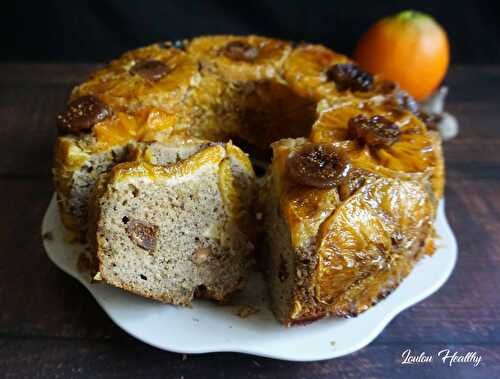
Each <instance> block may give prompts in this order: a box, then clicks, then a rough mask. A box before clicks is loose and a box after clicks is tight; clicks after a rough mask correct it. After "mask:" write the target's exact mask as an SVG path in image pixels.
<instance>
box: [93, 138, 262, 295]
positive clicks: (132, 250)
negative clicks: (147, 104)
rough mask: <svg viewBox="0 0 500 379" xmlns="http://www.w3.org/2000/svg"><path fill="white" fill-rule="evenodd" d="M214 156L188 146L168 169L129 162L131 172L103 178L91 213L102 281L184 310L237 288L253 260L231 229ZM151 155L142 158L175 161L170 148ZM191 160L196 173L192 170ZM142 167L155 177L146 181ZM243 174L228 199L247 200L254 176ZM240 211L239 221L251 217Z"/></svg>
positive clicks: (242, 237)
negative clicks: (193, 302) (239, 197)
mask: <svg viewBox="0 0 500 379" xmlns="http://www.w3.org/2000/svg"><path fill="white" fill-rule="evenodd" d="M214 149H218V150H217V151H218V153H219V154H220V152H221V151H222V152H224V149H223V148H222V147H221V146H215V147H208V148H201V150H200V151H199V152H195V153H194V154H193V155H189V154H190V153H193V151H196V148H194V147H190V148H186V149H182V153H181V155H184V157H185V158H184V159H182V158H180V160H179V161H178V162H177V163H173V164H171V165H170V166H166V165H163V166H155V165H151V164H149V163H146V162H140V163H139V162H134V163H132V164H133V168H131V165H130V164H127V163H124V164H122V165H117V166H115V167H114V168H113V170H112V173H111V174H109V175H105V176H103V178H102V179H101V181H100V182H99V184H98V186H97V190H96V191H97V192H99V193H96V194H95V197H94V198H95V200H94V201H95V204H94V205H93V208H91V213H92V216H91V217H92V218H93V219H94V220H95V221H94V225H95V230H92V233H91V236H90V237H91V239H93V243H94V246H95V248H96V251H97V260H98V270H99V271H98V272H99V274H98V277H99V278H100V279H101V280H104V281H105V282H107V283H109V284H111V285H114V286H117V287H120V288H123V289H126V290H128V291H131V292H134V293H137V294H140V295H142V296H146V297H150V298H153V299H156V300H159V301H163V302H167V303H172V304H181V305H189V304H190V303H191V300H192V299H193V298H194V297H208V298H211V299H215V300H219V301H223V300H224V299H225V298H226V296H227V295H229V294H231V293H232V292H234V291H235V290H237V289H239V288H240V287H241V285H242V284H243V282H244V279H245V278H246V276H247V273H248V269H249V267H250V265H251V263H252V261H253V257H252V255H253V243H252V241H251V239H249V238H248V235H249V233H247V231H245V233H244V232H243V231H242V230H241V227H240V226H239V225H241V224H238V222H235V215H234V214H233V213H232V210H230V209H228V204H227V202H226V201H225V199H224V196H225V193H224V190H221V180H223V179H222V178H221V174H220V171H221V167H220V166H221V165H223V166H224V165H225V164H226V163H225V162H229V160H230V159H229V158H222V156H220V157H218V159H213V158H214V157H212V156H211V154H215V153H216V152H217V151H215V152H214ZM151 150H153V151H154V152H153V153H152V152H151ZM151 150H148V152H147V154H148V155H154V156H155V157H156V160H157V161H162V162H165V159H167V160H170V159H171V158H173V157H172V156H171V155H170V153H171V151H169V149H168V147H167V149H165V150H166V151H163V153H164V154H163V155H161V154H158V150H162V149H161V148H159V147H158V145H157V146H155V147H153V148H152V149H151ZM177 150H178V151H179V149H177ZM178 156H179V154H177V157H178ZM215 158H217V157H216V156H215ZM190 159H191V160H192V161H193V162H196V164H197V165H198V164H199V166H197V167H195V168H190V167H189V163H191V160H190ZM203 160H205V161H203ZM174 162H175V161H174ZM200 162H201V163H200ZM165 167H168V169H165ZM186 167H188V168H189V172H187V171H186ZM145 168H146V169H153V170H156V171H155V172H158V173H159V174H158V175H155V176H151V175H147V174H146V175H145V174H144V173H143V170H144V169H145ZM223 169H224V168H222V170H223ZM184 171H186V172H184ZM131 172H133V173H132V174H131ZM179 172H182V173H179ZM230 175H232V171H231V172H230ZM244 175H246V177H245V178H243V174H242V173H241V172H240V173H239V175H235V176H234V177H233V178H232V179H234V182H233V184H234V187H233V188H232V189H233V190H234V191H235V193H234V194H233V195H239V194H240V191H241V194H243V193H244V192H245V195H251V194H249V191H252V187H250V188H249V183H252V180H253V177H252V176H251V173H245V174H244ZM242 211H243V212H245V214H239V215H237V216H239V217H240V218H245V217H248V216H249V213H248V211H249V210H248V209H242ZM240 221H241V220H240Z"/></svg>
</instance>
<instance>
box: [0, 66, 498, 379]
mask: <svg viewBox="0 0 500 379" xmlns="http://www.w3.org/2000/svg"><path fill="white" fill-rule="evenodd" d="M95 67H96V65H91V64H18V63H15V64H1V65H0V121H1V127H0V131H1V138H0V211H1V216H0V230H1V233H0V246H2V248H1V254H0V305H1V311H0V377H12V378H20V377H29V378H31V377H78V378H88V377H92V378H100V377H113V378H114V377H120V378H125V377H139V376H144V377H148V378H186V379H188V378H194V377H210V378H236V377H237V378H257V377H258V378H331V377H339V376H347V377H358V376H362V377H384V378H391V377H401V376H403V375H405V376H408V377H415V378H417V377H418V378H424V377H429V378H434V377H444V376H447V377H455V378H459V377H463V378H480V377H481V378H493V377H499V376H500V247H499V246H500V217H499V215H500V66H486V67H454V68H453V69H452V70H451V72H450V74H449V76H448V79H447V83H448V84H449V86H450V87H451V95H450V98H449V103H448V109H449V110H450V111H451V112H452V113H454V114H455V115H456V116H457V117H458V119H459V121H460V123H461V133H460V136H459V137H458V138H457V139H455V140H453V141H451V142H448V143H446V145H445V153H446V160H447V171H448V172H447V187H446V212H447V215H448V219H449V221H450V223H451V226H452V228H453V230H454V231H455V234H456V236H457V239H458V244H459V260H458V265H457V267H456V269H455V271H454V273H453V275H452V276H451V278H450V280H449V281H448V282H447V283H446V284H445V286H444V287H443V288H442V289H441V290H440V291H439V292H438V293H436V294H434V295H433V296H431V297H430V298H429V299H427V300H425V301H423V302H421V303H420V304H418V305H416V306H414V307H412V308H410V309H408V310H406V311H405V312H403V313H402V314H401V315H399V316H397V317H396V319H395V320H393V321H392V322H391V323H390V325H389V326H388V327H387V328H386V329H385V331H384V332H383V333H382V334H381V335H380V336H379V337H378V338H377V339H376V340H375V341H373V342H372V343H371V344H370V345H369V346H368V347H366V348H364V349H362V350H361V351H359V352H357V353H355V354H352V355H350V356H347V357H343V358H339V359H335V360H330V361H324V362H315V363H291V362H283V361H277V360H272V359H264V358H258V357H252V356H246V355H242V354H228V353H224V354H205V355H190V356H182V355H180V354H174V353H168V352H164V351H160V350H157V349H155V348H153V347H150V346H147V345H145V344H143V343H141V342H139V341H136V340H135V339H133V338H132V337H129V336H128V335H126V334H125V333H124V332H122V331H121V330H120V329H118V327H116V326H115V325H114V324H113V323H112V322H111V321H110V320H109V318H108V317H107V316H106V315H105V314H104V312H103V311H102V310H101V309H100V308H99V306H98V305H97V304H96V302H95V301H94V300H93V299H92V297H91V296H90V294H89V293H88V292H87V291H86V290H85V289H84V288H83V286H81V285H80V284H78V283H77V282H76V281H75V280H74V279H72V278H70V277H69V276H67V275H66V274H64V273H62V272H61V271H60V270H59V269H58V268H56V267H55V266H54V265H53V264H52V263H51V262H49V260H48V259H47V257H46V255H45V252H44V250H43V247H42V241H41V237H40V223H41V219H42V216H43V214H44V212H45V209H46V207H47V204H48V202H49V199H50V197H51V194H52V191H53V188H52V182H51V171H50V170H51V154H52V146H53V142H54V137H55V129H54V122H53V121H54V115H55V113H56V112H58V111H59V110H61V109H62V108H63V106H64V103H65V101H66V98H67V96H68V93H69V90H70V88H71V87H72V86H73V85H74V84H75V83H77V82H78V81H80V80H82V79H83V78H84V77H85V76H86V74H88V72H89V71H91V70H92V69H94V68H95ZM165 327H166V328H168V327H169V325H165ZM445 348H448V349H451V350H452V351H455V350H456V351H458V352H459V353H465V352H468V351H475V352H477V354H480V355H481V356H482V358H483V360H482V362H481V364H480V365H479V366H478V367H476V368H474V367H472V366H471V365H466V364H455V365H454V366H452V367H448V366H447V365H444V364H443V363H441V361H437V360H436V361H434V362H433V363H432V364H421V365H414V366H409V365H401V363H400V362H401V354H402V352H403V351H404V350H405V349H412V350H413V351H414V352H415V353H420V352H423V351H425V352H426V353H427V354H436V353H437V352H438V351H439V350H442V349H445Z"/></svg>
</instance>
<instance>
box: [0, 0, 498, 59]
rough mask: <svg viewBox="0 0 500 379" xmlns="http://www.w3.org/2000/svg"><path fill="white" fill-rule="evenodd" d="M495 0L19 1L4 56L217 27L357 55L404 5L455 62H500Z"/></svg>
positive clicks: (82, 49)
mask: <svg viewBox="0 0 500 379" xmlns="http://www.w3.org/2000/svg"><path fill="white" fill-rule="evenodd" d="M498 8H499V7H498V6H496V5H495V2H493V1H492V2H488V1H460V0H457V1H387V0H384V1H376V0H373V1H364V0H342V1H336V0H330V1H311V0H309V1H308V0H300V1H292V0H290V1H284V0H275V1H273V0H257V1H250V0H245V1H236V0H233V1H227V0H213V1H199V0H197V1H188V0H184V1H179V0H175V1H139V0H135V1H118V0H103V1H33V2H29V1H16V2H11V3H9V4H4V5H3V9H2V11H1V14H2V20H1V25H0V28H1V36H2V40H3V43H2V48H1V49H0V51H2V60H3V61H17V60H33V61H84V62H94V61H106V60H109V59H110V58H113V57H115V56H117V55H119V54H120V53H122V52H123V51H125V50H128V49H131V48H134V47H138V46H142V45H145V44H149V43H152V42H156V41H160V40H167V39H174V40H175V39H182V38H189V37H192V36H196V35H200V34H212V33H235V34H248V33H256V34H263V35H266V36H274V37H279V38H285V39H290V40H296V41H300V40H305V41H311V42H319V43H323V44H325V45H327V46H330V47H332V48H333V49H335V50H338V51H339V52H343V53H347V54H350V53H351V52H352V49H353V47H354V45H355V43H356V41H357V40H358V38H359V37H360V36H361V34H362V33H363V31H364V30H366V29H367V28H368V27H369V26H370V25H371V24H372V23H373V22H375V21H376V20H378V19H379V18H381V17H383V16H385V15H389V14H393V13H396V12H399V11H402V10H405V9H416V10H420V11H424V12H427V13H429V14H431V15H432V16H434V17H435V18H436V19H437V20H438V21H439V22H440V23H441V24H442V25H443V26H444V28H445V29H446V30H447V32H448V34H449V38H450V41H451V47H452V62H453V63H500V41H499V40H500V11H498V10H497V9H498Z"/></svg>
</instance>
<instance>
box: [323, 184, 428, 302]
mask: <svg viewBox="0 0 500 379" xmlns="http://www.w3.org/2000/svg"><path fill="white" fill-rule="evenodd" d="M433 216H434V203H433V202H432V201H431V200H430V198H429V196H427V194H426V191H425V190H424V188H423V185H422V183H420V182H418V181H414V180H399V179H390V178H379V179H377V180H375V181H373V182H371V183H369V184H367V185H366V186H364V187H362V188H361V189H360V190H359V191H358V192H356V193H355V194H354V195H353V196H352V197H350V198H349V199H348V200H347V201H345V202H344V203H343V204H342V205H340V206H339V207H338V208H337V209H336V210H335V212H334V213H333V214H332V215H331V216H330V217H329V218H328V219H327V220H326V221H325V222H324V223H323V224H322V225H321V227H320V231H319V236H318V241H319V242H318V245H317V246H318V252H319V253H318V255H319V260H318V264H317V268H316V272H315V276H316V280H315V283H316V288H315V292H316V297H317V299H318V301H320V302H322V303H325V304H335V302H336V301H337V300H338V299H339V297H340V296H342V295H343V294H344V293H345V292H346V291H348V290H349V289H350V287H351V286H354V285H357V284H359V283H360V281H362V280H364V279H366V278H369V277H373V276H374V275H377V274H378V273H380V272H384V271H388V270H391V268H392V267H391V265H392V264H393V263H394V261H395V260H397V259H399V258H401V256H405V259H404V260H407V261H408V262H412V261H413V259H412V254H415V251H418V247H419V246H420V244H421V242H422V241H421V238H422V230H428V229H429V228H432V220H433ZM425 226H427V228H425ZM422 228H424V229H422ZM412 248H416V249H414V250H413V251H412ZM386 279H387V278H386ZM389 284H390V283H389ZM394 284H397V283H394ZM372 285H373V284H372ZM370 305H371V304H370Z"/></svg>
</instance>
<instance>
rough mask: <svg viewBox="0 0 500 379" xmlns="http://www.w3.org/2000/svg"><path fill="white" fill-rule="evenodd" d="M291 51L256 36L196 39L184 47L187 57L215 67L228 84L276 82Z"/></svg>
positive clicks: (286, 43)
mask: <svg viewBox="0 0 500 379" xmlns="http://www.w3.org/2000/svg"><path fill="white" fill-rule="evenodd" d="M290 50H291V45H290V43H288V42H285V41H280V40H275V39H271V38H265V37H259V36H207V37H199V38H195V39H194V40H193V41H192V42H191V43H190V44H189V45H188V47H187V51H188V53H190V54H192V55H193V56H195V57H196V58H198V59H201V60H203V61H205V62H206V63H207V64H208V63H210V64H213V65H215V67H216V68H217V69H218V71H219V72H220V73H221V74H222V75H223V76H224V77H225V78H227V79H231V80H262V79H273V78H276V77H277V75H278V72H279V66H280V65H281V63H282V62H283V60H284V58H285V57H286V56H287V54H288V53H289V51H290ZM208 60H209V61H210V62H207V61H208Z"/></svg>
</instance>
